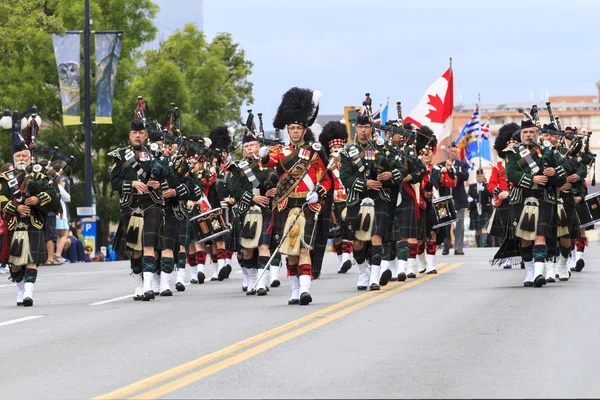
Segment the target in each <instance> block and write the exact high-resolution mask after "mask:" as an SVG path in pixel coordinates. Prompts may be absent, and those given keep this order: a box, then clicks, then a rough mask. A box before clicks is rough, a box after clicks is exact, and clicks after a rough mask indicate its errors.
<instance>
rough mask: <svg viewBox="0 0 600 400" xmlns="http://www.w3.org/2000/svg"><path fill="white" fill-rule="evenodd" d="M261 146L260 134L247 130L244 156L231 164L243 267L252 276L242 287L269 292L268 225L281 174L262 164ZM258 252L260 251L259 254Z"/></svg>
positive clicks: (263, 292) (254, 292)
mask: <svg viewBox="0 0 600 400" xmlns="http://www.w3.org/2000/svg"><path fill="white" fill-rule="evenodd" d="M260 147H261V146H260V141H259V139H258V137H257V136H255V135H253V134H251V133H248V134H245V135H244V136H243V138H242V151H243V156H244V159H243V160H241V161H238V162H236V163H232V164H230V166H229V170H230V171H231V174H232V177H231V195H232V196H233V198H234V199H235V201H236V206H235V209H236V215H237V217H236V218H239V221H240V224H239V227H240V238H239V241H240V244H241V249H242V262H241V268H242V272H243V273H244V275H247V276H248V278H249V279H248V283H247V284H246V286H243V287H242V290H245V291H246V295H254V294H256V295H257V296H265V295H266V294H267V287H268V286H269V284H270V282H266V274H265V273H264V272H265V268H266V267H267V263H268V262H269V259H270V258H271V253H270V250H269V246H270V244H271V234H270V233H269V232H268V228H269V225H270V224H271V214H272V211H271V210H272V201H273V199H274V197H275V194H276V192H277V181H278V177H277V174H276V173H275V172H274V171H273V170H272V169H270V168H263V167H262V166H261V164H260V159H259V157H258V152H259V150H260ZM255 252H258V256H257V257H255V254H254V253H255ZM259 278H261V279H260V280H259Z"/></svg>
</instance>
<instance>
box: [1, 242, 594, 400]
mask: <svg viewBox="0 0 600 400" xmlns="http://www.w3.org/2000/svg"><path fill="white" fill-rule="evenodd" d="M495 251H496V249H489V248H487V249H485V248H484V249H471V248H467V249H465V255H464V256H454V255H452V252H451V253H450V254H451V255H449V256H441V255H439V256H438V257H437V260H436V264H438V270H439V272H440V273H439V274H438V275H422V274H421V275H419V276H418V278H417V279H414V280H409V281H407V282H404V283H398V282H394V283H390V284H388V285H387V286H386V287H384V288H383V290H381V291H379V292H358V291H357V290H356V279H357V270H356V267H353V268H352V269H351V270H350V271H349V272H348V273H347V274H337V258H336V257H335V255H333V254H332V253H328V255H327V257H326V261H325V265H324V272H323V274H322V276H321V278H320V279H318V280H316V281H313V285H312V289H311V292H312V295H313V299H314V302H313V303H312V304H311V305H309V306H289V305H287V300H288V298H289V296H290V288H289V282H288V281H287V280H286V279H282V286H281V287H279V288H272V289H271V290H270V292H269V294H268V296H265V297H256V296H246V295H245V293H243V292H242V291H241V280H242V274H241V273H240V271H239V267H238V266H237V263H236V262H234V264H235V265H234V272H233V273H232V274H231V277H230V278H229V279H227V280H225V281H223V282H209V281H207V282H206V283H205V284H203V285H188V286H187V288H186V291H185V292H176V293H175V295H174V296H173V297H170V298H164V297H161V298H157V299H156V300H153V301H151V302H134V301H133V300H132V294H133V288H132V278H131V276H130V275H129V266H128V263H126V262H114V263H90V264H64V265H61V266H44V267H40V272H39V275H38V283H37V284H36V289H35V293H34V306H33V307H30V308H23V307H16V306H15V289H14V286H13V285H12V284H11V282H10V281H8V280H4V277H7V275H0V335H1V337H2V338H3V340H1V341H0V360H2V366H3V367H4V371H3V372H4V373H3V374H2V375H0V393H1V394H2V398H15V399H16V398H19V399H84V398H93V397H96V396H99V397H103V398H130V397H136V398H174V399H175V398H177V399H181V398H399V397H411V398H423V397H425V398H524V397H525V398H534V397H537V398H556V397H560V398H565V397H568V398H583V397H596V398H597V397H600V382H599V381H598V380H597V379H596V377H597V376H600V366H599V363H598V360H599V359H600V345H599V344H598V341H597V340H596V337H595V332H596V331H598V330H599V328H600V322H599V319H598V315H599V314H600V311H598V309H597V307H596V305H597V304H599V300H600V292H599V291H598V284H599V283H600V273H599V272H598V270H597V267H596V265H597V262H596V260H597V259H598V257H599V256H600V246H599V245H598V244H596V243H592V244H590V247H589V248H587V249H586V253H585V254H586V260H587V265H586V267H585V268H584V270H583V271H582V272H574V273H573V276H572V279H571V280H570V281H569V282H557V283H549V284H547V285H546V286H545V287H543V288H524V287H523V283H522V282H523V278H524V271H523V270H521V269H520V268H518V267H516V268H513V269H510V270H505V269H501V268H499V267H492V266H490V265H489V259H490V258H492V256H493V254H494V252H495ZM438 254H440V253H438ZM281 275H282V278H285V273H284V271H283V273H282V274H281Z"/></svg>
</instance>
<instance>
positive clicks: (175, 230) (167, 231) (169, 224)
mask: <svg viewBox="0 0 600 400" xmlns="http://www.w3.org/2000/svg"><path fill="white" fill-rule="evenodd" d="M164 214H165V227H164V236H163V237H164V244H165V247H164V248H165V249H168V250H179V220H178V219H177V218H175V214H173V209H172V208H171V207H166V208H165V209H164ZM144 223H145V221H144Z"/></svg>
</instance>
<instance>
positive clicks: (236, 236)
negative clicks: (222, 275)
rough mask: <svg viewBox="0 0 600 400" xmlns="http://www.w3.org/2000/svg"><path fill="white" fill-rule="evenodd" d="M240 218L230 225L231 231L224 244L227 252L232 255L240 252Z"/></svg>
mask: <svg viewBox="0 0 600 400" xmlns="http://www.w3.org/2000/svg"><path fill="white" fill-rule="evenodd" d="M240 219H241V218H235V219H234V220H233V222H232V223H231V231H229V238H228V241H227V244H226V246H225V247H226V248H227V250H231V251H233V252H234V253H239V252H240V251H242V244H241V242H240V240H241V237H240V235H241V232H242V223H241V222H240Z"/></svg>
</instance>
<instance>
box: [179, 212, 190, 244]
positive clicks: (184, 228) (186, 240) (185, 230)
mask: <svg viewBox="0 0 600 400" xmlns="http://www.w3.org/2000/svg"><path fill="white" fill-rule="evenodd" d="M190 230H191V224H190V217H189V215H186V216H185V218H183V220H182V221H179V235H178V236H179V237H178V239H179V245H180V246H183V247H185V248H186V251H187V248H188V246H189V245H190Z"/></svg>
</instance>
